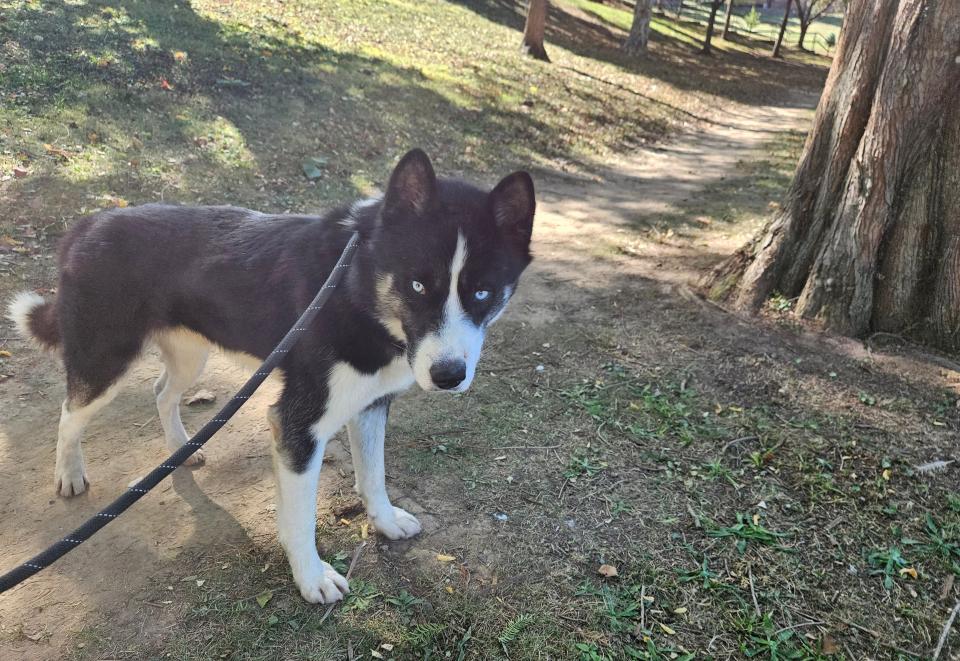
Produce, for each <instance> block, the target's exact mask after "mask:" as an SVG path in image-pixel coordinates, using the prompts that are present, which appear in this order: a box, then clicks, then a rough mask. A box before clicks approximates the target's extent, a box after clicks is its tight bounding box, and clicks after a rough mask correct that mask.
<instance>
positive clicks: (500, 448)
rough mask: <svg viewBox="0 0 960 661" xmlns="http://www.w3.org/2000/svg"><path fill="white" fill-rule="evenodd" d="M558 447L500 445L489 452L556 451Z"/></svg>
mask: <svg viewBox="0 0 960 661" xmlns="http://www.w3.org/2000/svg"><path fill="white" fill-rule="evenodd" d="M558 447H560V446H559V445H501V446H500V447H496V448H490V449H491V450H556V449H557V448H558Z"/></svg>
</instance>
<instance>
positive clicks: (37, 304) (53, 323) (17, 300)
mask: <svg viewBox="0 0 960 661" xmlns="http://www.w3.org/2000/svg"><path fill="white" fill-rule="evenodd" d="M7 316H8V317H9V318H10V320H11V321H12V322H13V323H14V324H15V325H16V327H17V332H19V333H20V335H21V336H22V337H23V338H24V339H25V340H33V341H34V342H36V343H37V344H38V345H40V346H41V347H42V348H44V349H48V350H53V349H56V348H57V346H58V345H59V344H60V324H59V323H58V321H57V307H56V305H54V302H53V301H45V300H44V299H43V297H42V296H39V295H37V294H34V293H33V292H32V291H22V292H20V293H19V294H17V295H16V296H15V297H14V299H13V300H12V301H11V302H10V306H9V307H8V308H7Z"/></svg>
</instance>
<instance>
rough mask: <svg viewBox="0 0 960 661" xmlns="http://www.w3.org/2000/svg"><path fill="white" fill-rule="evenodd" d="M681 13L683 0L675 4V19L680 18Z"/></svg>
mask: <svg viewBox="0 0 960 661" xmlns="http://www.w3.org/2000/svg"><path fill="white" fill-rule="evenodd" d="M682 15H683V0H680V4H679V5H677V19H678V20H679V19H680V16H682Z"/></svg>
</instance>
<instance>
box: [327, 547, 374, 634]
mask: <svg viewBox="0 0 960 661" xmlns="http://www.w3.org/2000/svg"><path fill="white" fill-rule="evenodd" d="M366 545H367V543H366V542H360V545H359V546H358V547H357V548H356V549H355V550H354V551H353V558H352V559H351V560H350V566H349V567H348V568H347V575H346V577H345V578H346V579H347V581H348V582H349V581H350V576H351V574H353V568H354V567H356V566H357V560H359V559H360V553H362V552H363V549H364V547H365V546H366ZM339 603H340V602H339V601H335V602H333V603H332V604H330V605H329V606H327V612H326V613H324V614H323V617H321V618H320V621H319V622H317V626H318V627H319V626H320V625H321V624H323V623H324V622H326V620H327V618H328V617H330V613H332V612H333V609H334V608H336V607H337V604H339Z"/></svg>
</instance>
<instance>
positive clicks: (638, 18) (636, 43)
mask: <svg viewBox="0 0 960 661" xmlns="http://www.w3.org/2000/svg"><path fill="white" fill-rule="evenodd" d="M649 39H650V0H636V3H635V4H634V7H633V24H632V25H631V26H630V35H629V36H628V37H627V40H626V41H625V42H623V50H624V51H625V52H627V53H628V54H629V55H640V54H641V53H645V52H647V41H649Z"/></svg>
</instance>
